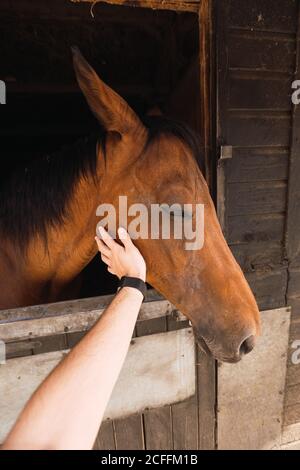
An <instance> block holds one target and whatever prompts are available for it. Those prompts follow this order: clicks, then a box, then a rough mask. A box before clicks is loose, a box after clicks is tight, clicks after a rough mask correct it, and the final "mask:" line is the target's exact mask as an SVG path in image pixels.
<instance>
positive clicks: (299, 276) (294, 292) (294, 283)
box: [288, 268, 300, 312]
mask: <svg viewBox="0 0 300 470" xmlns="http://www.w3.org/2000/svg"><path fill="white" fill-rule="evenodd" d="M288 297H300V268H290V269H289V285H288ZM298 311H299V312H300V309H299V310H298Z"/></svg>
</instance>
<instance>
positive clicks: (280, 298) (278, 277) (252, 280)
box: [245, 267, 287, 310]
mask: <svg viewBox="0 0 300 470" xmlns="http://www.w3.org/2000/svg"><path fill="white" fill-rule="evenodd" d="M245 275H246V278H247V281H248V282H249V284H250V287H251V290H252V292H253V294H254V296H255V298H256V301H257V303H258V305H259V308H260V309H261V310H265V309H275V308H278V307H283V306H285V305H286V285H287V269H286V268H282V267H279V268H277V269H268V270H263V271H254V272H251V273H245Z"/></svg>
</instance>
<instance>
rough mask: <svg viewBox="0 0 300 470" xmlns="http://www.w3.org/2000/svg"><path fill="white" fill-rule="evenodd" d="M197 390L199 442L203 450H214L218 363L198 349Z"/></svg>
mask: <svg viewBox="0 0 300 470" xmlns="http://www.w3.org/2000/svg"><path fill="white" fill-rule="evenodd" d="M197 352H198V355H197V390H198V420H199V437H198V439H199V442H198V446H199V447H198V448H199V449H201V450H214V449H215V446H216V437H217V436H216V412H215V410H216V402H217V390H216V361H215V360H214V359H213V358H212V357H210V356H207V355H206V354H204V353H203V352H202V351H201V350H200V349H199V348H198V351H197Z"/></svg>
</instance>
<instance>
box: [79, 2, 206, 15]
mask: <svg viewBox="0 0 300 470" xmlns="http://www.w3.org/2000/svg"><path fill="white" fill-rule="evenodd" d="M200 1H201V0H96V3H98V2H99V3H100V2H101V3H108V4H111V5H123V6H130V7H140V8H152V9H153V10H175V11H191V12H194V13H196V12H197V11H198V9H199V4H200ZM71 2H73V3H95V1H94V0H71Z"/></svg>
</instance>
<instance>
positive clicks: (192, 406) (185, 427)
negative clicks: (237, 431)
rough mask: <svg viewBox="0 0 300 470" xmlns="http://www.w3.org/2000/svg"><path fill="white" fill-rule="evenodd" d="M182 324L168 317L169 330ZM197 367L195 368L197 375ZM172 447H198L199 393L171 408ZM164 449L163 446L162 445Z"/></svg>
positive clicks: (178, 448)
mask: <svg viewBox="0 0 300 470" xmlns="http://www.w3.org/2000/svg"><path fill="white" fill-rule="evenodd" d="M181 325H182V323H181V322H178V321H176V319H174V318H173V317H172V316H170V317H167V329H168V331H176V330H177V329H178V328H180V327H181ZM196 374H197V369H195V377H196ZM170 415H171V419H170V434H171V449H174V450H192V449H198V427H199V425H198V396H197V393H195V395H194V396H193V397H191V398H190V399H188V400H185V401H184V402H182V403H175V404H174V405H172V406H171V409H170ZM162 449H163V447H162Z"/></svg>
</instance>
